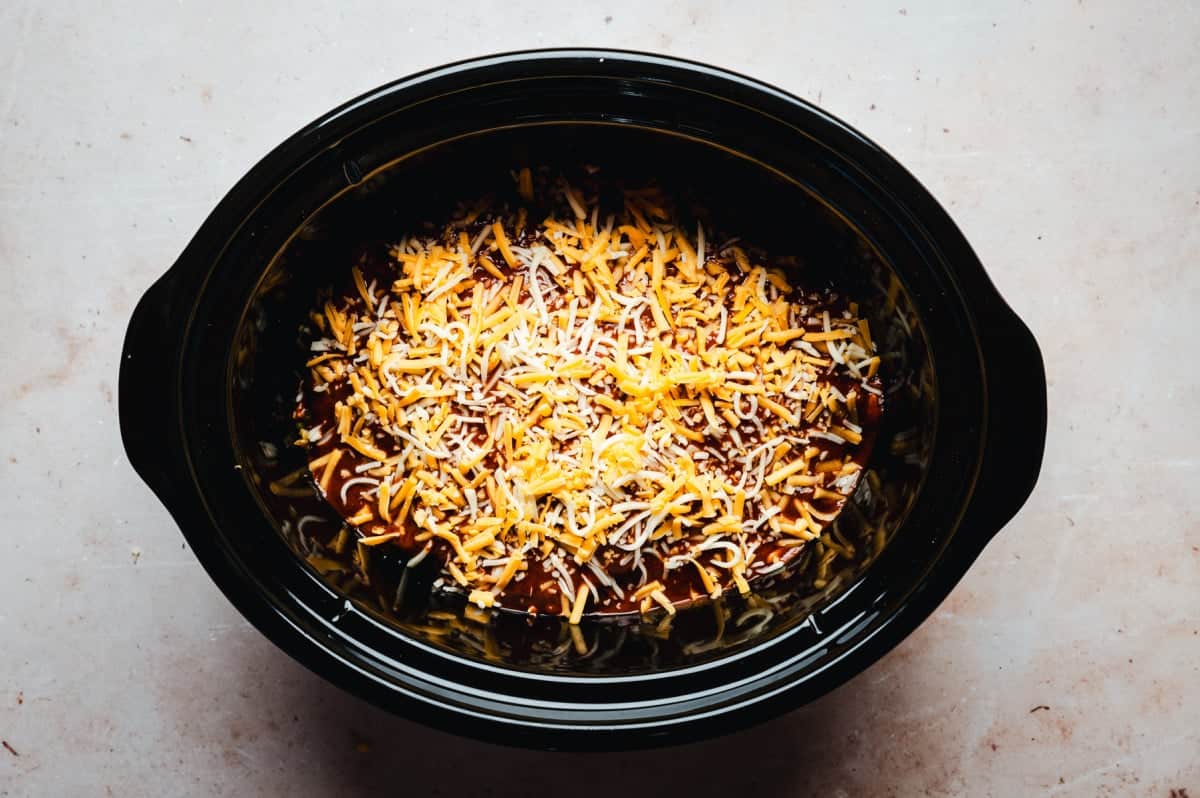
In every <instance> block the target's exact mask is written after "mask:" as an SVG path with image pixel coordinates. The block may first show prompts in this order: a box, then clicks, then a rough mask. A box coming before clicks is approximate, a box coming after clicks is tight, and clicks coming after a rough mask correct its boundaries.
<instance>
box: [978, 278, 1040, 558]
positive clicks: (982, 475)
mask: <svg viewBox="0 0 1200 798" xmlns="http://www.w3.org/2000/svg"><path fill="white" fill-rule="evenodd" d="M983 307H984V309H983V310H982V311H981V312H980V313H978V314H977V320H978V322H979V326H978V330H979V339H980V347H981V348H982V350H983V359H984V368H985V371H986V379H987V391H988V420H987V424H988V427H987V441H986V446H985V449H984V456H983V464H982V467H981V469H980V472H979V479H978V482H977V483H976V487H975V493H974V495H973V496H972V499H971V504H970V507H969V508H968V510H967V518H968V519H969V520H971V521H972V522H974V523H973V526H975V528H978V529H980V530H982V531H984V532H986V534H987V537H988V539H990V538H991V537H992V536H993V535H995V534H996V533H997V532H999V531H1000V528H1001V527H1003V526H1004V525H1005V524H1007V523H1008V522H1009V521H1010V520H1011V519H1012V517H1013V516H1014V515H1016V514H1017V511H1018V510H1020V509H1021V506H1022V505H1023V504H1024V503H1025V501H1026V500H1027V499H1028V498H1029V495H1030V494H1031V493H1032V492H1033V487H1034V485H1035V484H1036V483H1037V478H1038V472H1039V471H1040V470H1041V465H1042V455H1043V453H1044V451H1045V448H1046V370H1045V366H1044V364H1043V362H1042V353H1041V350H1039V349H1038V345H1037V341H1036V340H1035V339H1034V337H1033V334H1032V333H1031V332H1030V331H1029V328H1028V327H1026V326H1025V324H1024V323H1023V322H1022V321H1021V320H1020V318H1018V317H1017V315H1016V314H1015V313H1013V312H1012V311H1011V310H1010V309H1009V308H1008V307H1007V306H1006V305H1005V304H1004V302H1003V300H1001V299H1000V298H999V297H998V296H997V297H996V298H995V301H994V302H989V303H986V304H985V305H984V306H983Z"/></svg>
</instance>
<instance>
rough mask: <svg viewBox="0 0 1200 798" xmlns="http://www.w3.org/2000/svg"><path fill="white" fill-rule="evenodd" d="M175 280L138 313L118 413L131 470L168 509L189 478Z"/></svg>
mask: <svg viewBox="0 0 1200 798" xmlns="http://www.w3.org/2000/svg"><path fill="white" fill-rule="evenodd" d="M175 294H176V290H175V280H174V279H173V272H171V271H168V272H167V273H166V274H165V275H163V276H162V277H161V278H159V279H158V281H157V282H155V283H154V284H153V285H151V286H150V288H148V289H147V290H146V293H145V294H143V295H142V298H141V299H140V300H139V301H138V304H137V307H136V308H134V311H133V315H132V317H131V318H130V320H129V327H128V329H127V330H126V332H125V343H124V346H123V347H122V349H121V369H120V377H119V379H118V391H117V411H118V416H119V419H120V424H121V440H122V441H123V442H124V444H125V451H126V453H127V454H128V455H129V462H130V465H132V466H133V468H134V470H135V471H137V472H138V474H139V475H140V476H141V478H142V479H143V480H144V481H145V482H146V484H148V485H149V486H150V488H151V489H152V490H153V491H154V492H155V494H157V495H158V497H159V499H160V500H162V502H163V504H165V505H166V506H167V507H168V509H173V508H174V507H175V506H176V503H175V501H174V497H175V495H176V493H177V491H178V486H179V485H181V484H182V483H181V478H182V476H183V468H184V465H183V460H182V454H181V453H182V451H183V448H182V443H183V441H182V437H181V433H180V429H179V424H178V413H177V407H178V398H179V392H178V387H177V377H178V373H179V371H178V366H179V357H180V345H179V342H180V340H181V339H180V335H179V333H180V330H179V328H180V326H181V319H179V318H178V317H177V316H176V315H175V313H174V312H173V307H174V305H175V303H174V301H173V300H174V299H175Z"/></svg>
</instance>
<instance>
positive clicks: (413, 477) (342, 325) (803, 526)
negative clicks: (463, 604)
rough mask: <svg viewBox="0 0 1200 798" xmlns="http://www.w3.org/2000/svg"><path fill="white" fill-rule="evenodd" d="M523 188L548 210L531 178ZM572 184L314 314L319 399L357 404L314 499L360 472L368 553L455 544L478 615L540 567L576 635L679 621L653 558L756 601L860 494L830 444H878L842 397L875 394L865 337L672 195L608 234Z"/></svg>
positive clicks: (637, 207) (630, 197)
mask: <svg viewBox="0 0 1200 798" xmlns="http://www.w3.org/2000/svg"><path fill="white" fill-rule="evenodd" d="M517 180H518V192H519V194H520V196H521V198H522V199H523V200H525V201H529V200H532V199H533V198H534V193H533V192H534V185H533V180H532V178H531V176H530V174H529V172H528V170H522V171H521V172H520V173H519V175H518V177H517ZM556 185H557V188H556V196H553V197H551V198H550V200H551V202H552V203H553V202H555V201H556V202H557V207H559V208H560V209H561V210H562V211H563V213H561V214H551V215H550V216H549V217H548V218H546V219H545V220H543V221H542V222H541V223H540V225H536V226H532V227H531V226H528V225H527V224H526V222H525V220H526V216H527V214H526V211H525V210H524V209H521V210H519V211H518V212H517V213H516V214H502V213H501V214H492V215H490V216H489V217H488V219H489V220H488V221H487V222H486V223H484V222H483V221H482V217H481V215H480V214H479V213H478V212H473V213H469V214H465V215H464V216H462V217H461V218H458V219H456V220H455V221H454V222H452V224H451V225H450V227H449V228H448V229H447V231H446V232H445V234H444V235H442V236H441V237H438V238H419V237H412V238H408V239H406V240H404V241H402V242H401V243H399V244H398V245H396V246H394V247H393V248H392V250H391V252H390V258H391V266H392V268H393V269H394V273H393V274H391V275H389V276H388V279H385V280H378V279H371V280H369V281H368V278H367V277H366V276H365V275H364V274H362V273H361V272H360V271H359V270H358V269H357V268H356V269H355V270H354V290H353V292H352V293H348V294H347V295H345V296H342V297H340V298H338V299H336V300H334V301H331V302H327V303H326V304H325V305H324V307H323V308H322V309H321V311H320V312H319V313H314V314H313V317H312V318H313V322H314V324H315V325H316V326H317V328H318V329H319V330H320V337H318V338H317V339H316V340H314V341H313V342H312V345H311V349H312V351H313V352H314V353H316V356H315V357H314V358H313V359H312V360H311V361H309V364H308V365H309V368H310V375H311V383H310V385H309V388H310V389H311V390H312V391H313V392H316V393H324V392H327V391H328V392H330V395H331V396H336V397H338V398H337V400H336V402H335V403H334V404H333V414H332V417H331V418H328V419H322V420H321V421H322V422H323V423H327V424H328V425H329V427H328V428H331V429H332V430H333V432H332V433H330V434H332V435H334V436H336V438H335V441H336V443H335V446H336V448H335V449H334V450H333V451H332V453H326V454H324V455H322V456H321V457H319V458H316V459H314V460H313V461H312V463H311V466H312V469H313V474H314V475H316V478H317V480H316V481H317V484H318V485H319V486H320V487H321V488H322V490H323V491H325V492H328V490H329V488H330V485H331V479H332V475H333V474H334V471H335V469H337V468H338V467H339V461H340V459H341V457H342V455H343V453H344V452H350V451H352V452H353V453H354V455H353V457H354V460H355V462H363V460H364V458H365V463H364V464H363V465H360V466H359V467H358V469H356V471H358V470H360V469H361V471H362V472H365V476H363V477H360V478H358V479H355V480H351V481H350V482H360V483H363V484H366V485H367V486H368V487H367V488H366V489H365V490H364V491H363V492H362V494H361V495H362V496H364V499H363V501H362V502H361V504H360V506H358V507H357V510H356V511H355V512H354V514H353V515H352V516H350V517H349V518H348V520H349V521H350V522H351V523H352V524H355V525H357V526H358V527H360V529H361V530H362V531H363V532H364V534H368V537H367V538H366V539H365V540H364V541H363V542H364V543H366V544H367V545H371V546H374V545H381V544H384V543H388V542H390V541H392V540H393V539H394V538H396V537H399V536H398V535H396V534H395V533H393V532H389V530H394V529H400V528H409V529H411V530H415V532H416V535H415V539H416V540H417V542H418V543H419V544H421V545H422V546H424V548H422V549H421V550H420V553H419V554H417V555H416V556H415V557H413V559H412V561H411V562H414V563H415V562H418V561H419V560H421V559H423V558H424V557H425V555H426V554H427V553H428V552H429V551H430V544H431V543H436V542H438V541H441V542H443V543H444V544H445V545H446V549H447V552H448V559H447V561H446V562H445V564H444V567H443V573H444V575H445V576H447V577H448V579H447V580H446V583H447V584H450V583H451V581H452V582H453V583H455V584H457V585H459V586H460V587H461V588H462V589H463V590H464V591H465V592H467V593H468V595H469V600H470V601H471V602H472V603H474V604H476V605H478V606H479V607H481V608H486V607H492V606H495V605H503V603H504V597H505V590H506V589H507V588H509V587H510V586H511V585H513V584H515V583H516V582H518V581H520V580H521V579H523V572H524V571H525V570H526V569H527V568H528V567H529V564H530V563H531V562H533V561H538V562H539V563H540V564H541V567H542V570H543V571H544V572H545V574H546V575H547V576H548V579H549V580H552V581H553V583H554V584H553V585H552V587H551V589H554V588H557V589H558V590H560V591H561V604H562V611H563V613H564V614H565V615H568V616H569V619H570V620H571V622H573V623H577V622H578V621H579V620H580V618H581V617H582V616H583V614H584V613H585V612H586V611H588V610H597V609H600V608H601V606H602V605H603V604H604V603H606V601H607V600H610V598H611V596H613V595H616V594H619V595H620V596H621V597H624V593H623V591H622V587H621V585H622V584H626V587H627V589H631V590H632V595H633V598H634V600H636V601H640V602H641V606H642V608H643V610H647V609H650V608H651V607H653V606H654V605H659V606H662V607H664V608H665V609H666V610H667V611H668V612H670V613H673V612H674V607H673V605H672V603H671V601H670V600H669V599H668V598H667V596H666V594H665V593H664V589H663V584H662V583H660V582H658V581H651V582H648V581H647V570H646V568H645V564H644V562H643V558H644V557H646V556H648V555H653V556H654V557H656V558H658V559H659V560H661V561H662V563H663V566H662V567H663V568H664V569H665V570H667V571H670V570H672V569H674V568H684V569H693V570H694V571H695V573H696V575H697V577H698V579H699V583H700V585H701V586H702V588H703V592H704V593H705V594H707V595H710V596H713V597H717V596H719V595H720V594H721V593H722V591H723V590H725V589H727V588H730V587H733V588H735V589H737V590H738V591H739V592H741V593H743V594H744V593H746V592H748V591H749V589H750V588H749V584H748V582H747V577H748V576H753V575H755V574H756V573H759V572H761V571H762V570H764V569H773V568H775V567H776V566H777V565H778V563H776V562H765V561H756V550H757V549H758V548H759V545H760V543H761V542H762V540H764V539H781V540H782V539H789V540H792V539H794V542H795V543H798V544H802V543H803V542H804V541H806V540H812V539H814V538H816V537H817V536H819V535H820V533H821V531H822V528H823V526H824V524H826V523H827V522H828V521H829V520H830V519H831V518H832V517H833V516H832V515H831V514H830V512H829V511H828V510H826V511H824V512H822V511H820V510H819V509H818V507H817V506H816V505H814V502H816V501H817V500H821V499H827V500H834V501H840V500H843V499H844V497H845V493H847V492H848V491H849V489H850V488H852V487H853V485H854V480H853V479H839V477H843V476H846V475H853V474H855V473H856V472H857V469H858V465H857V464H856V463H854V462H853V461H852V459H851V458H850V456H849V455H845V456H838V457H835V458H833V459H832V460H830V459H827V458H826V456H825V455H826V454H827V451H826V449H824V448H821V447H819V446H816V445H814V444H815V443H817V442H818V441H821V440H824V441H826V442H834V443H838V444H840V445H843V446H846V447H853V446H854V445H856V444H858V443H860V442H861V441H862V439H863V435H862V427H861V426H860V425H859V424H858V423H857V422H858V421H859V420H860V419H859V418H858V415H857V412H856V407H855V402H856V401H857V400H858V398H859V396H860V394H859V391H858V390H857V389H851V390H850V391H849V392H848V393H843V392H842V390H839V389H838V388H836V387H834V384H833V382H832V381H831V380H832V379H833V378H834V377H837V378H839V379H841V380H842V382H840V383H839V384H841V385H842V386H843V388H844V386H845V384H846V382H845V381H846V380H849V381H850V384H854V383H857V382H861V383H863V385H864V386H866V380H868V379H869V378H873V377H874V376H875V370H876V369H877V367H878V362H879V358H878V357H877V356H875V354H874V351H875V347H874V343H873V341H872V339H871V335H870V331H869V327H868V325H867V322H866V321H865V320H864V319H860V318H857V317H856V315H855V313H856V309H855V308H854V307H853V306H851V308H852V311H854V312H852V311H841V312H838V311H835V312H834V314H833V315H832V316H831V313H830V309H829V306H828V304H827V303H826V304H822V303H821V301H820V298H819V296H818V295H814V294H803V293H801V292H798V291H795V290H794V289H793V288H792V286H791V284H790V283H789V280H788V277H787V275H786V274H785V273H784V272H782V271H780V270H778V269H773V268H769V267H768V266H764V265H762V264H760V263H759V262H757V261H758V260H759V258H756V257H755V255H754V254H752V253H751V252H750V251H748V250H746V249H743V248H741V247H738V246H731V245H726V246H723V247H714V246H712V244H711V241H706V239H705V232H704V230H703V228H702V227H698V226H697V227H695V228H692V227H688V228H684V227H683V226H680V225H678V224H676V223H674V222H673V220H672V219H671V218H670V216H669V214H668V212H667V211H666V202H665V200H664V199H663V198H662V197H661V195H659V194H657V193H656V192H654V191H649V190H644V191H636V192H627V193H626V196H625V206H624V209H623V211H622V212H621V213H619V214H616V215H610V216H605V217H601V215H600V210H599V207H598V201H597V200H596V199H595V198H590V197H587V196H585V195H584V193H583V192H580V191H578V190H575V189H572V188H571V187H570V186H568V185H566V184H565V183H562V182H561V181H560V182H559V183H558V184H556ZM320 427H321V425H318V427H315V428H314V430H316V431H317V433H318V438H320V437H321V435H322V434H323V433H321V432H320V429H319V428H320ZM311 432H312V431H308V433H306V434H304V435H302V436H301V442H302V443H305V444H310V443H313V442H315V441H316V440H317V439H316V438H313V437H312V435H311V434H310V433H311ZM350 482H346V483H343V488H342V499H343V501H345V499H346V489H347V488H346V487H345V486H347V485H349V484H350ZM843 489H844V490H843ZM825 506H826V507H827V506H828V503H826V505H825ZM838 507H839V508H840V504H839V505H838ZM833 513H834V514H836V509H835V510H834V511H833ZM610 570H620V571H621V573H623V574H633V577H632V578H633V580H634V582H633V584H628V581H629V580H628V579H626V580H620V579H617V578H614V577H613V576H612V575H610V573H609V571H610ZM639 575H640V578H639Z"/></svg>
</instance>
